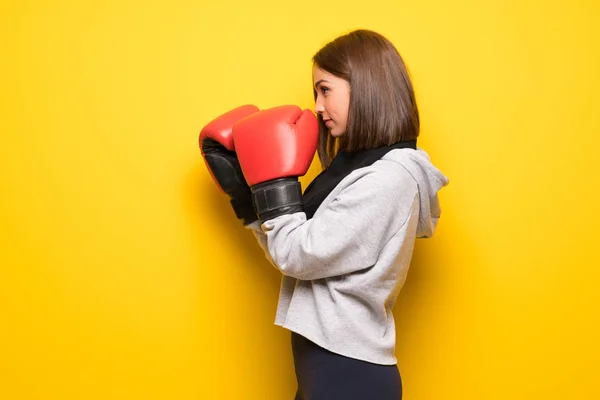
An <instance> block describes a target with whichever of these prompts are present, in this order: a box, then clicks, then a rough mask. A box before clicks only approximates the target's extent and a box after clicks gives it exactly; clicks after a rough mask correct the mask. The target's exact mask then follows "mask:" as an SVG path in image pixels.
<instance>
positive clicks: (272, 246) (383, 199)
mask: <svg viewBox="0 0 600 400" xmlns="http://www.w3.org/2000/svg"><path fill="white" fill-rule="evenodd" d="M395 171H398V173H396V172H393V173H392V172H390V171H389V170H386V171H381V170H379V171H377V170H369V171H367V172H364V173H363V175H361V176H359V177H357V178H356V179H355V180H354V181H353V182H352V183H350V184H349V185H347V186H346V187H344V188H343V189H342V190H341V191H340V192H339V193H338V194H337V195H336V196H335V197H334V198H333V199H332V200H331V201H328V202H327V203H325V202H324V203H323V205H322V206H323V207H324V208H323V209H322V210H319V212H317V213H316V214H315V216H314V217H313V218H312V219H310V220H307V219H306V214H305V213H303V212H300V213H294V214H288V215H282V216H279V217H277V218H274V219H272V220H269V221H266V222H265V223H263V224H262V226H261V228H262V231H263V232H264V234H265V237H266V243H265V241H263V245H265V244H266V246H265V247H263V248H265V253H266V254H267V258H269V260H270V261H271V263H272V264H273V265H274V266H275V267H276V268H277V269H279V270H280V271H281V272H282V273H283V274H284V275H288V276H291V277H294V278H297V279H302V280H313V279H321V278H327V277H332V276H336V275H341V274H347V273H351V272H355V271H359V270H362V269H365V268H369V267H371V266H373V265H374V264H375V262H376V261H377V258H378V256H379V253H380V252H381V250H382V249H383V247H384V246H385V245H386V243H387V242H388V241H389V240H390V239H391V238H392V237H394V236H395V235H396V234H397V233H398V232H399V231H400V229H401V228H402V227H403V226H404V225H405V224H406V223H407V221H408V219H409V217H410V216H411V215H414V216H415V217H416V216H417V214H418V189H417V185H416V182H415V181H414V180H413V179H412V178H411V177H410V175H409V174H407V173H406V172H404V173H402V171H403V169H396V170H395ZM415 210H416V211H415Z"/></svg>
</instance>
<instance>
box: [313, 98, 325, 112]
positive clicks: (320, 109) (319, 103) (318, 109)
mask: <svg viewBox="0 0 600 400" xmlns="http://www.w3.org/2000/svg"><path fill="white" fill-rule="evenodd" d="M323 111H325V108H324V107H323V102H322V101H321V99H320V96H319V97H317V101H316V102H315V112H316V113H317V114H321V113H322V112H323Z"/></svg>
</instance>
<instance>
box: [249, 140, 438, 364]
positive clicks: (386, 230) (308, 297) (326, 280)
mask: <svg viewBox="0 0 600 400" xmlns="http://www.w3.org/2000/svg"><path fill="white" fill-rule="evenodd" d="M448 183H449V180H448V178H447V177H446V176H444V175H443V174H442V173H441V172H440V171H439V170H438V169H437V168H436V167H435V166H434V165H433V164H432V163H431V161H430V158H429V155H428V154H427V153H426V152H425V151H424V150H423V149H421V148H417V150H413V149H395V150H391V151H389V152H388V153H387V154H385V155H384V156H383V157H382V158H381V159H379V160H377V161H376V162H374V163H373V164H372V165H370V166H367V167H363V168H359V169H356V170H354V171H352V172H351V173H350V174H349V175H348V176H346V177H345V178H344V179H343V180H342V181H341V182H340V183H339V184H338V185H337V186H336V187H335V189H334V190H333V191H332V192H331V193H330V194H329V195H328V196H327V197H326V198H325V200H324V201H323V202H322V203H321V205H320V206H319V208H318V209H317V211H316V212H315V214H314V216H313V218H312V219H309V220H307V218H306V214H305V213H303V212H299V213H294V214H288V215H282V216H279V217H277V218H274V219H272V220H269V221H266V222H265V223H264V224H262V225H260V223H259V222H258V221H257V222H255V223H253V224H250V225H248V226H247V227H248V228H249V229H251V230H252V232H253V233H254V235H255V236H256V238H257V240H258V242H259V244H260V245H261V247H262V248H263V249H264V251H265V255H266V256H267V259H268V260H269V261H270V262H271V264H273V266H275V268H277V269H278V270H280V271H281V272H282V274H283V277H282V281H281V289H280V295H279V303H278V306H277V315H276V318H275V324H276V325H279V326H282V327H284V328H287V329H289V330H291V331H294V332H297V333H298V334H300V335H302V336H304V337H306V338H307V339H309V340H311V341H313V342H314V343H316V344H318V345H319V346H321V347H323V348H325V349H328V350H329V351H332V352H334V353H338V354H341V355H344V356H347V357H352V358H356V359H360V360H364V361H369V362H372V363H376V364H388V365H392V364H395V363H396V362H397V359H396V356H395V345H396V330H395V323H394V316H393V314H392V309H393V307H394V304H395V302H396V299H397V297H398V293H399V292H400V289H401V288H402V285H403V284H404V281H405V279H406V275H407V272H408V268H409V265H410V261H411V258H412V252H413V247H414V243H415V239H416V238H428V237H431V236H432V235H433V233H434V231H435V229H436V226H437V223H438V220H439V218H440V213H441V208H440V204H439V199H438V191H439V190H440V189H441V188H442V187H444V186H446V185H447V184H448Z"/></svg>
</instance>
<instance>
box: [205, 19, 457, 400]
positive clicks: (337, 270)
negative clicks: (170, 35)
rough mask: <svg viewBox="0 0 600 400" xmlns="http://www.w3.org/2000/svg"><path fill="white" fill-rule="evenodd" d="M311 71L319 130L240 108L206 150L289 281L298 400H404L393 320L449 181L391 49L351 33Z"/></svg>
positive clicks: (284, 295) (212, 132) (285, 288)
mask: <svg viewBox="0 0 600 400" xmlns="http://www.w3.org/2000/svg"><path fill="white" fill-rule="evenodd" d="M313 61H314V65H313V85H314V86H313V92H314V96H315V111H316V114H317V118H316V119H315V120H314V124H313V122H312V120H311V119H310V118H311V116H312V118H313V119H314V115H313V114H310V116H308V115H307V114H306V113H302V112H301V111H300V112H299V113H298V112H297V111H298V110H296V109H293V108H285V107H282V108H276V109H272V110H266V111H260V110H258V109H257V108H256V107H254V106H244V107H240V108H238V109H235V110H232V111H231V112H229V113H227V114H224V115H223V116H221V117H219V118H217V119H216V120H214V121H213V122H211V124H209V125H207V127H205V128H204V129H203V132H202V133H201V135H200V136H201V143H202V149H203V151H202V153H203V155H204V157H205V161H206V163H207V165H208V167H209V170H210V171H211V174H212V175H213V177H214V178H215V180H216V181H217V183H218V184H219V186H220V187H221V189H222V190H224V191H225V192H226V193H228V194H229V196H230V197H231V202H232V205H233V207H234V210H235V212H236V215H237V216H238V217H239V218H240V219H242V220H243V221H244V224H245V226H246V227H247V228H249V229H251V230H252V232H253V233H254V234H255V236H256V238H257V239H258V242H259V243H260V244H261V246H262V248H263V249H264V251H265V255H266V256H267V258H268V259H269V261H270V262H271V263H272V264H273V265H274V266H275V267H276V268H278V269H279V270H280V271H281V272H282V273H283V277H282V282H281V290H280V298H279V303H278V308H277V315H276V320H275V324H277V325H280V326H282V327H284V328H286V329H289V330H290V331H291V336H292V338H291V339H292V351H293V355H294V364H295V371H296V377H297V381H298V391H297V394H296V399H297V400H301V399H302V400H308V399H311V400H336V399H343V400H354V399H373V400H379V399H380V400H388V399H389V400H392V399H393V400H398V399H401V397H402V382H401V377H400V373H399V370H398V367H397V359H396V356H395V343H396V332H395V323H394V315H393V313H392V310H393V308H394V304H395V302H396V299H397V297H398V294H399V291H400V289H401V287H402V285H403V284H404V281H405V279H406V276H407V272H408V268H409V264H410V261H411V257H412V252H413V247H414V243H415V239H417V238H426V237H430V236H432V235H433V233H434V231H435V228H436V225H437V223H438V219H439V217H440V213H441V209H440V206H439V200H438V191H439V190H440V189H441V188H442V187H444V186H446V185H447V184H448V182H449V180H448V178H447V177H445V176H444V175H443V174H442V173H441V172H440V171H439V170H438V169H437V168H436V167H435V166H434V165H433V164H432V162H431V161H430V158H429V156H428V154H427V153H426V152H425V151H424V150H423V149H421V148H418V147H417V145H416V142H417V137H418V135H419V113H418V110H417V104H416V101H415V96H414V91H413V87H412V84H411V81H410V78H409V75H408V73H407V70H406V67H405V65H404V62H403V60H402V58H401V57H400V55H399V53H398V51H397V50H396V48H395V47H394V46H393V44H392V43H390V41H389V40H387V39H386V38H385V37H383V36H382V35H380V34H378V33H375V32H373V31H367V30H357V31H353V32H350V33H348V34H346V35H343V36H341V37H339V38H337V39H336V40H334V41H332V42H330V43H328V44H327V45H326V46H324V47H323V48H322V49H320V50H319V51H318V52H317V53H316V54H315V56H314V58H313ZM286 121H287V122H288V123H289V125H287V126H289V127H291V128H290V129H291V130H292V131H293V134H290V132H288V129H287V128H286V127H285V126H286V125H285V123H283V122H286ZM289 121H291V122H289ZM282 124H283V126H284V128H282ZM313 131H314V143H313V139H312V137H313V136H312V135H313ZM232 132H233V133H232ZM317 137H318V138H317ZM282 138H283V139H282ZM290 138H292V139H290ZM317 140H318V143H317ZM234 142H235V144H234ZM274 142H275V144H273V143H274ZM315 147H316V148H317V149H318V155H319V158H320V161H321V164H322V166H323V167H324V170H323V172H321V173H320V174H319V175H318V176H317V177H316V178H315V180H314V181H313V182H312V183H311V184H310V185H309V186H308V187H307V188H306V190H305V191H304V194H302V193H300V194H299V196H300V197H298V195H296V193H298V192H299V189H298V187H299V184H298V183H297V178H295V180H294V179H291V180H290V179H289V178H288V177H289V175H290V173H289V168H288V167H289V164H290V163H292V164H293V165H294V166H293V167H292V169H294V168H296V171H297V172H295V173H292V174H291V175H295V176H301V175H303V174H304V173H305V172H306V169H307V168H308V165H309V164H310V159H311V157H312V155H314V148H315ZM265 148H267V149H268V150H264V149H265ZM278 149H287V150H290V151H282V150H278ZM307 149H308V150H307ZM311 149H312V153H311ZM257 153H260V157H259V156H257V155H256V154H257ZM272 153H276V154H275V155H272ZM284 153H285V154H284ZM299 154H300V155H299ZM290 157H296V158H301V160H300V161H298V160H296V159H291V160H290ZM272 159H276V160H275V161H274V162H273V160H272ZM238 160H239V161H238ZM307 160H308V161H307ZM296 166H297V167H296ZM286 168H288V170H286ZM273 169H275V170H277V171H276V172H275V173H272V170H273ZM286 171H287V172H286ZM267 175H268V178H264V179H262V177H264V176H267ZM244 177H245V179H246V180H247V182H248V184H247V185H246V184H244ZM259 177H261V178H259ZM250 187H251V189H250ZM273 204H277V205H276V206H275V207H273Z"/></svg>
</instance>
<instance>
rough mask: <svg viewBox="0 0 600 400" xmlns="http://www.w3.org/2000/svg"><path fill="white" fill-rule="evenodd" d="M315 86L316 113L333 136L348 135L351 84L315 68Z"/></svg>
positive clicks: (317, 67)
mask: <svg viewBox="0 0 600 400" xmlns="http://www.w3.org/2000/svg"><path fill="white" fill-rule="evenodd" d="M313 85H314V88H315V90H316V92H317V99H316V101H315V112H316V113H317V114H319V115H320V116H321V118H322V119H323V122H325V126H327V128H329V133H330V134H331V136H334V137H338V136H341V135H343V134H344V133H346V128H347V126H348V109H349V108H350V84H349V83H348V81H346V80H345V79H343V78H339V77H337V76H335V75H332V74H330V73H329V72H327V71H324V70H322V69H321V68H319V66H318V65H316V64H315V65H314V66H313Z"/></svg>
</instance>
